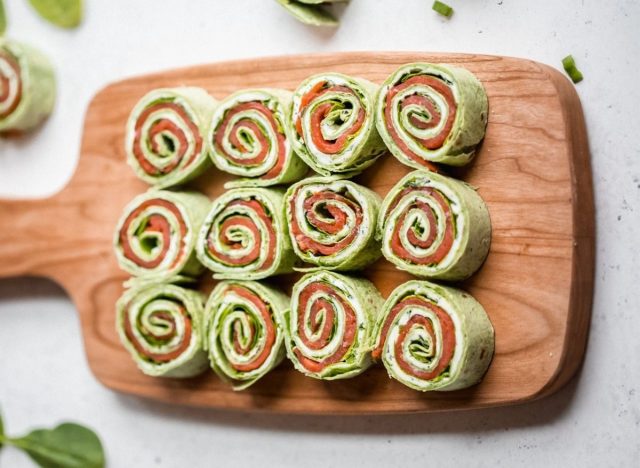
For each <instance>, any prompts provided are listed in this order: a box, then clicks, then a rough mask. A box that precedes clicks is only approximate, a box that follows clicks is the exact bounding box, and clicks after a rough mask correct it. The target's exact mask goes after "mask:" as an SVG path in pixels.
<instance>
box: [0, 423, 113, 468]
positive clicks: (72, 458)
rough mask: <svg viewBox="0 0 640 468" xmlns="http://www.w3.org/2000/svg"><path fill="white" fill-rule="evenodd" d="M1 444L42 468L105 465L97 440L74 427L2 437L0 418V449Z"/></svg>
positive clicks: (62, 426)
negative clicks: (12, 448) (28, 457)
mask: <svg viewBox="0 0 640 468" xmlns="http://www.w3.org/2000/svg"><path fill="white" fill-rule="evenodd" d="M3 444H7V445H13V446H14V447H17V448H19V449H22V450H24V451H25V452H26V453H27V455H29V456H30V457H31V459H32V460H33V461H35V462H36V463H37V464H38V465H39V466H42V467H44V468H103V467H104V465H105V460H104V450H103V448H102V443H101V442H100V439H99V438H98V436H97V435H96V434H95V433H94V432H93V431H92V430H91V429H89V428H87V427H84V426H81V425H79V424H75V423H70V422H66V423H62V424H60V425H59V426H56V427H55V428H53V429H35V430H33V431H31V432H29V433H28V434H26V435H24V436H22V437H18V438H13V437H7V436H6V435H5V434H4V430H3V425H2V418H1V417H0V448H2V445H3Z"/></svg>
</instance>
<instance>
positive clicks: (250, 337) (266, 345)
mask: <svg viewBox="0 0 640 468" xmlns="http://www.w3.org/2000/svg"><path fill="white" fill-rule="evenodd" d="M288 309H289V298H288V297H287V296H286V295H285V294H283V293H281V292H280V291H278V290H276V289H274V288H271V287H269V286H265V285H262V284H260V283H258V282H256V281H221V282H220V283H218V285H217V286H216V287H215V289H214V290H213V292H212V293H211V296H209V300H208V301H207V305H206V307H205V317H207V319H206V320H207V332H206V347H207V349H208V351H209V360H210V362H211V366H212V367H213V369H214V370H215V372H216V373H217V374H218V375H219V376H220V377H221V378H223V379H224V380H227V381H229V382H231V384H232V385H233V388H234V390H244V389H245V388H247V387H249V386H251V385H253V384H254V383H255V382H256V381H257V380H258V379H260V378H261V377H262V376H264V375H265V374H266V373H267V372H269V371H270V370H271V369H273V368H274V367H276V366H277V365H278V364H279V363H280V362H281V361H282V359H283V358H284V356H285V348H284V344H283V331H282V328H281V327H280V325H279V317H280V316H281V315H282V314H284V312H285V311H286V310H288Z"/></svg>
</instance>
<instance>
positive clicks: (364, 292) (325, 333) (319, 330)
mask: <svg viewBox="0 0 640 468" xmlns="http://www.w3.org/2000/svg"><path fill="white" fill-rule="evenodd" d="M381 304H382V298H381V296H380V294H379V293H378V291H377V290H376V289H375V287H374V286H373V285H372V284H371V283H370V282H368V281H366V280H363V279H356V278H351V277H348V276H343V275H339V274H336V273H330V272H328V271H318V272H315V273H309V274H307V275H305V276H304V277H303V278H302V279H301V280H300V281H299V282H298V283H296V284H295V286H294V288H293V294H292V297H291V312H290V315H289V317H288V319H287V321H286V326H287V352H288V355H289V358H290V359H291V360H292V361H293V363H294V365H295V367H296V368H297V369H298V370H299V371H301V372H303V373H304V374H306V375H309V376H311V377H315V378H319V379H343V378H348V377H353V376H354V375H357V374H359V373H361V372H363V371H364V370H365V369H366V368H367V367H369V365H370V364H371V361H370V356H369V351H370V349H369V348H370V346H369V343H370V336H371V334H372V330H373V326H374V322H375V319H373V318H372V317H374V315H375V312H376V310H377V309H378V308H379V307H380V305H381Z"/></svg>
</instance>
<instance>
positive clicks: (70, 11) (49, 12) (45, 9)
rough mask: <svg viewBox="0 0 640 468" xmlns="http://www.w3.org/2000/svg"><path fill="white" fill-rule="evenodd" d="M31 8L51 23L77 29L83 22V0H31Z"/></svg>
mask: <svg viewBox="0 0 640 468" xmlns="http://www.w3.org/2000/svg"><path fill="white" fill-rule="evenodd" d="M29 3H31V6H32V7H33V8H34V9H35V10H36V11H37V12H38V13H39V14H40V16H42V17H43V18H44V19H46V20H47V21H49V22H50V23H53V24H55V25H56V26H60V27H61V28H75V27H76V26H78V25H79V24H80V20H82V0H29Z"/></svg>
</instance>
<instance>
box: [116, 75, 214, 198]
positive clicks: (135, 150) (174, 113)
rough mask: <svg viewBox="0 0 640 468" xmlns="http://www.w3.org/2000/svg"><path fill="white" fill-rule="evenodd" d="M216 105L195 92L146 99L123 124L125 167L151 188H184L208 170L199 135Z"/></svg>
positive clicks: (171, 91) (173, 91)
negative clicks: (182, 186) (131, 169)
mask: <svg viewBox="0 0 640 468" xmlns="http://www.w3.org/2000/svg"><path fill="white" fill-rule="evenodd" d="M215 107H216V101H215V99H213V98H212V97H211V96H210V95H209V94H208V93H207V92H206V91H205V90H203V89H200V88H195V87H179V88H161V89H156V90H153V91H151V92H149V93H148V94H146V95H145V96H144V97H143V98H142V99H140V101H138V103H137V104H136V105H135V107H134V108H133V111H132V112H131V115H129V119H128V120H127V126H126V135H125V151H126V154H127V163H128V164H129V166H131V167H132V168H133V170H134V172H135V173H136V175H137V176H138V177H139V178H140V179H142V180H143V181H144V182H146V183H148V184H150V185H153V186H155V187H156V188H166V187H171V186H174V185H178V184H182V183H185V182H187V181H189V180H191V179H193V178H195V177H197V176H198V175H200V174H202V173H203V172H204V171H205V170H206V169H207V168H208V167H210V165H211V161H210V159H209V157H208V154H207V149H206V144H205V141H204V138H205V137H204V135H206V132H207V126H208V125H209V122H210V121H211V116H212V114H213V111H214V109H215Z"/></svg>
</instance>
